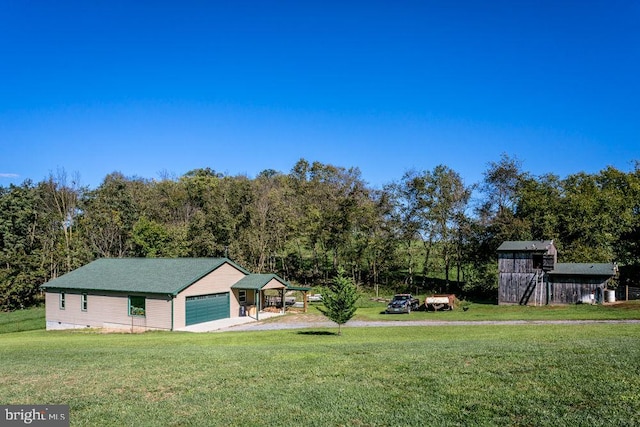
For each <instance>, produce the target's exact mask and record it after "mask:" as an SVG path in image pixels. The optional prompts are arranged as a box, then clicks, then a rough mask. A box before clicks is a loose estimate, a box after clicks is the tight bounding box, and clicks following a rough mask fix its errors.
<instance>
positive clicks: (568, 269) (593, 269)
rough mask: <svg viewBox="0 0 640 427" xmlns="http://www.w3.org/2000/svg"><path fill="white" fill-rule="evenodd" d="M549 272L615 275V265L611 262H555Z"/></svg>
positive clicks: (576, 274) (575, 274)
mask: <svg viewBox="0 0 640 427" xmlns="http://www.w3.org/2000/svg"><path fill="white" fill-rule="evenodd" d="M549 274H555V275H567V276H607V277H611V276H614V275H615V267H614V265H613V264H611V263H589V262H585V263H579V262H578V263H575V262H573V263H557V264H556V265H555V268H554V269H553V270H551V271H550V272H549Z"/></svg>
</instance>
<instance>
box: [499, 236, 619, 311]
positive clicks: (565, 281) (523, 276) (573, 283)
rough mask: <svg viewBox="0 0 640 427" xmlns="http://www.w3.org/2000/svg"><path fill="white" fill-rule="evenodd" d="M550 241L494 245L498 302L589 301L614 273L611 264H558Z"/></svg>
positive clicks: (592, 299) (600, 293)
mask: <svg viewBox="0 0 640 427" xmlns="http://www.w3.org/2000/svg"><path fill="white" fill-rule="evenodd" d="M557 261H558V251H557V249H556V246H555V244H554V242H553V240H536V241H507V242H503V243H502V244H501V245H500V247H498V304H520V305H546V304H575V303H579V302H593V301H594V300H595V299H596V296H598V295H600V296H601V295H604V290H605V289H606V287H607V284H608V282H609V281H610V280H611V279H612V278H613V277H614V276H615V275H616V273H617V271H616V267H615V264H612V263H558V262H557Z"/></svg>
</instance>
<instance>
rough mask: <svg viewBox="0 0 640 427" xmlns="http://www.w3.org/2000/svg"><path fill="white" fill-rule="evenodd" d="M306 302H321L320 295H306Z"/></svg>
mask: <svg viewBox="0 0 640 427" xmlns="http://www.w3.org/2000/svg"><path fill="white" fill-rule="evenodd" d="M307 301H309V302H319V301H322V295H320V294H313V295H307Z"/></svg>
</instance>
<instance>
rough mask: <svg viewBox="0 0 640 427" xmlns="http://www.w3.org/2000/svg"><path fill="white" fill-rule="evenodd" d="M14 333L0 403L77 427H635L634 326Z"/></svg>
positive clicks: (6, 349)
mask: <svg viewBox="0 0 640 427" xmlns="http://www.w3.org/2000/svg"><path fill="white" fill-rule="evenodd" d="M471 312H472V310H471V309H470V310H469V311H468V312H466V313H471ZM416 314H417V313H416ZM427 314H429V313H425V315H427ZM431 314H434V313H431ZM14 315H16V313H13V314H11V315H6V314H2V315H0V319H2V320H6V316H14ZM413 315H414V313H412V314H411V316H413ZM21 316H24V317H25V318H26V319H28V318H29V316H25V314H24V313H22V314H21ZM400 317H403V316H400ZM24 321H25V322H30V321H32V320H24ZM18 323H20V322H18ZM0 324H2V323H0ZM5 331H6V330H5ZM6 332H7V333H3V334H1V335H0V360H2V363H1V364H0V402H2V403H5V404H13V403H15V404H40V403H47V404H69V405H70V406H71V424H72V425H86V426H102V425H113V426H124V425H143V426H147V425H149V426H153V425H158V426H167V425H168V426H182V425H202V426H217V425H221V426H247V425H251V426H261V425H265V426H266V425H269V426H274V425H282V426H290V425H305V426H306V425H309V426H340V425H345V426H363V425H371V426H395V425H399V426H402V425H416V426H418V425H420V426H422V425H465V426H466V425H505V426H506V425H516V426H519V425H521V426H530V425H536V426H538V425H540V426H559V425H571V426H573V425H577V426H580V425H582V426H612V425H613V426H616V425H618V426H629V425H637V424H639V423H640V392H639V390H640V325H639V324H616V325H606V324H588V325H585V324H580V325H517V326H514V325H512V326H507V325H502V326H471V327H469V326H467V327H464V326H444V327H437V328H420V327H386V328H345V329H343V335H342V336H337V335H335V334H334V332H335V329H333V328H332V329H306V330H286V331H255V332H225V333H214V334H189V333H170V332H167V333H164V332H153V333H144V334H101V333H98V332H95V331H80V332H78V331H76V332H61V331H55V332H45V331H42V330H32V331H23V332H8V331H6Z"/></svg>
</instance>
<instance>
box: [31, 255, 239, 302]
mask: <svg viewBox="0 0 640 427" xmlns="http://www.w3.org/2000/svg"><path fill="white" fill-rule="evenodd" d="M225 263H228V264H230V265H232V266H233V267H235V268H237V269H238V270H240V271H242V272H243V273H245V274H248V272H247V271H246V270H245V269H243V268H242V267H240V266H238V265H237V264H235V263H233V262H232V261H230V260H229V259H227V258H102V259H98V260H96V261H93V262H91V263H89V264H87V265H85V266H83V267H80V268H78V269H76V270H73V271H71V272H69V273H67V274H65V275H63V276H60V277H58V278H57V279H53V280H51V281H49V282H47V283H45V284H44V285H42V286H41V287H42V288H43V289H77V290H87V291H112V292H119V291H120V292H140V293H153V294H171V295H177V294H178V293H179V292H180V291H182V290H183V289H185V288H186V287H188V286H190V285H192V284H193V283H195V282H197V281H198V280H200V279H201V278H203V277H204V276H206V275H207V274H209V273H211V272H212V271H214V270H216V269H217V268H219V267H221V266H222V265H223V264H225Z"/></svg>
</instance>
